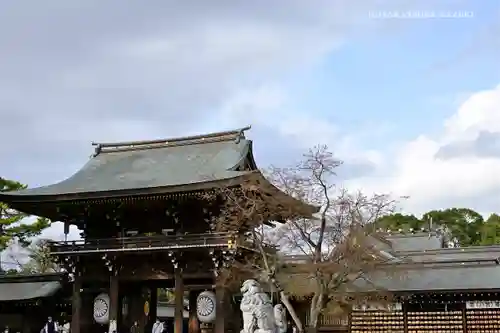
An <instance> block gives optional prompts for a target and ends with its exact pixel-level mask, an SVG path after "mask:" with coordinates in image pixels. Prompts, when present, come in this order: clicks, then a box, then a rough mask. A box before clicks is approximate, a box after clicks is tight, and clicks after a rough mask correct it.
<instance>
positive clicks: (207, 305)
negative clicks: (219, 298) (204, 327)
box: [196, 291, 215, 323]
mask: <svg viewBox="0 0 500 333" xmlns="http://www.w3.org/2000/svg"><path fill="white" fill-rule="evenodd" d="M196 314H197V315H198V319H199V320H200V321H201V322H202V323H213V322H214V321H215V293H214V292H212V291H202V292H201V293H200V294H199V295H198V298H197V299H196Z"/></svg>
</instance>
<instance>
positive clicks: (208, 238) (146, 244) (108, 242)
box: [49, 232, 235, 255]
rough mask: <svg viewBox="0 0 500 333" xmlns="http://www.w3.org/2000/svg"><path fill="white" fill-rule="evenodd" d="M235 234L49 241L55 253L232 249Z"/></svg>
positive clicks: (52, 251) (53, 253)
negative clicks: (203, 248)
mask: <svg viewBox="0 0 500 333" xmlns="http://www.w3.org/2000/svg"><path fill="white" fill-rule="evenodd" d="M233 246H235V238H234V235H233V234H231V233H228V232H223V233H212V234H186V235H167V236H164V235H154V236H134V237H116V238H105V239H85V240H77V241H59V242H49V247H50V252H51V254H52V255H61V254H83V253H109V252H140V251H161V250H178V249H190V248H191V249H193V248H202V247H205V248H231V247H233Z"/></svg>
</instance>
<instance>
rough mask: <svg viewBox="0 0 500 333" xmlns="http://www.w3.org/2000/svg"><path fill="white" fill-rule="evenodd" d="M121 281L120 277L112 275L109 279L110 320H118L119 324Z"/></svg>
mask: <svg viewBox="0 0 500 333" xmlns="http://www.w3.org/2000/svg"><path fill="white" fill-rule="evenodd" d="M118 295H119V281H118V276H115V275H114V274H113V275H111V277H110V279H109V320H116V322H117V324H118V313H119V312H120V309H119V308H118V307H119V306H120V304H119V298H118Z"/></svg>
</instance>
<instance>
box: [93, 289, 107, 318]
mask: <svg viewBox="0 0 500 333" xmlns="http://www.w3.org/2000/svg"><path fill="white" fill-rule="evenodd" d="M94 320H95V322H96V323H98V324H101V325H105V324H107V323H109V295H108V294H106V293H102V294H99V295H98V296H97V297H96V298H95V299H94Z"/></svg>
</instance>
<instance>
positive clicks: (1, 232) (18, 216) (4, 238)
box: [0, 178, 51, 271]
mask: <svg viewBox="0 0 500 333" xmlns="http://www.w3.org/2000/svg"><path fill="white" fill-rule="evenodd" d="M25 188H26V185H23V184H21V183H19V182H16V181H13V180H7V179H4V178H0V192H7V191H16V190H21V189H25ZM27 217H28V216H27V215H26V214H24V213H21V212H18V211H16V210H14V209H11V208H10V207H9V206H8V205H7V204H5V203H3V202H0V253H1V252H2V251H3V250H5V249H6V248H7V247H8V246H9V245H10V244H12V243H13V242H18V243H19V244H20V245H21V246H23V247H27V246H29V245H30V243H31V238H32V237H34V236H38V235H40V234H41V232H42V231H43V230H44V229H46V228H47V227H49V226H50V223H51V222H50V220H48V219H46V218H44V217H38V218H37V219H36V220H35V221H33V222H31V223H30V222H29V221H27V220H26V218H27ZM0 271H2V269H1V260H0Z"/></svg>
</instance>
